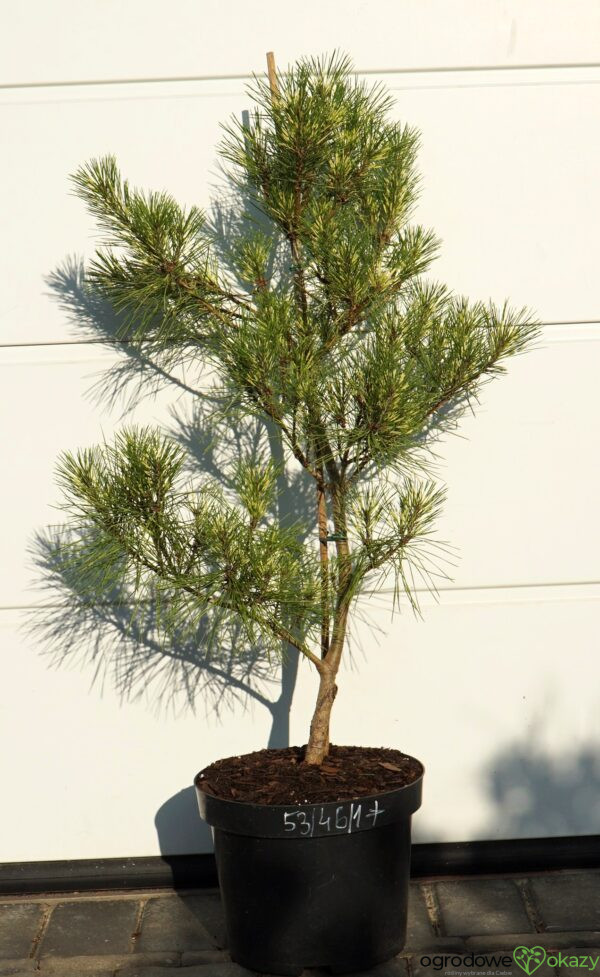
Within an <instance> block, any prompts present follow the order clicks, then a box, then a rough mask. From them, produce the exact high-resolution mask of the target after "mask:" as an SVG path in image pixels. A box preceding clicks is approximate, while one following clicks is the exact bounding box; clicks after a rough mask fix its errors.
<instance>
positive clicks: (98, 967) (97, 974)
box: [35, 957, 208, 977]
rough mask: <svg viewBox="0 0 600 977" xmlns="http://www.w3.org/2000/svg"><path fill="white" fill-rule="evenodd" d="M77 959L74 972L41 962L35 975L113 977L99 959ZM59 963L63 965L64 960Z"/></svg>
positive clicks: (65, 966) (108, 968)
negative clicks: (77, 962)
mask: <svg viewBox="0 0 600 977" xmlns="http://www.w3.org/2000/svg"><path fill="white" fill-rule="evenodd" d="M77 959H78V960H79V961H80V963H79V964H78V966H77V969H76V970H73V968H72V967H70V966H69V965H68V964H67V965H63V966H62V967H61V969H60V970H57V969H56V967H54V966H49V963H48V962H47V961H46V962H45V961H42V962H41V965H40V969H39V970H36V971H35V973H36V974H37V975H39V977H114V973H115V971H114V969H113V968H112V967H107V966H106V961H104V962H103V961H102V959H101V958H100V957H84V958H83V959H82V958H81V957H78V958H77ZM61 963H62V964H64V963H65V962H64V958H63V959H62V960H61ZM206 977H208V974H207V975H206Z"/></svg>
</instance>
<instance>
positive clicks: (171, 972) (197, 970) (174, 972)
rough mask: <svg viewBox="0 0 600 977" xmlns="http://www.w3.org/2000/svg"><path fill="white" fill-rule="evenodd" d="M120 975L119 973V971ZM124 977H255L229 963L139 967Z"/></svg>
mask: <svg viewBox="0 0 600 977" xmlns="http://www.w3.org/2000/svg"><path fill="white" fill-rule="evenodd" d="M119 973H120V971H119ZM123 975H124V977H125V975H126V977H256V974H255V972H254V971H252V970H246V969H245V967H239V966H238V965H237V963H232V962H231V961H229V962H227V963H212V964H209V965H208V966H204V965H202V964H201V965H200V966H199V967H185V969H184V968H183V967H167V968H165V967H140V968H139V969H138V968H135V967H134V968H133V970H127V971H123Z"/></svg>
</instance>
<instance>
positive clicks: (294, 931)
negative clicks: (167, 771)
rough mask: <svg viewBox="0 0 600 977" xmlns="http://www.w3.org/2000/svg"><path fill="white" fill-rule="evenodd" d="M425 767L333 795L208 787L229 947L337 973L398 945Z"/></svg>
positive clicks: (275, 963) (273, 963)
mask: <svg viewBox="0 0 600 977" xmlns="http://www.w3.org/2000/svg"><path fill="white" fill-rule="evenodd" d="M422 782H423V775H421V777H419V779H418V780H416V781H414V782H413V783H412V784H409V785H408V786H407V787H402V788H400V789H398V790H394V791H390V792H388V793H385V794H378V795H377V796H374V797H363V798H359V799H358V800H355V801H345V802H343V803H333V804H303V805H299V806H296V807H294V806H292V805H290V806H289V807H284V806H279V805H271V806H266V805H257V804H244V803H240V802H239V801H227V800H221V799H220V798H217V797H213V796H212V795H211V794H207V793H205V792H204V791H203V790H202V788H201V786H199V784H198V781H197V779H196V791H197V794H198V804H199V807H200V814H201V816H202V817H203V818H204V819H205V820H206V821H207V822H208V823H209V824H210V825H212V827H213V834H214V840H215V855H216V860H217V871H218V874H219V885H220V888H221V898H222V900H223V906H224V909H225V919H226V924H227V932H228V937H229V952H230V954H231V956H232V958H233V960H235V961H236V962H237V963H239V964H242V965H243V966H245V967H248V968H249V969H250V970H258V971H262V972H264V973H269V974H282V975H290V977H296V975H299V974H301V973H302V970H303V969H304V968H305V967H329V968H331V971H332V972H333V973H338V974H343V973H350V972H352V971H357V970H364V969H367V968H369V967H373V966H375V965H376V964H378V963H382V962H383V961H384V960H389V959H390V957H393V956H394V955H395V954H396V953H399V952H400V950H401V949H402V947H403V946H404V942H405V939H406V915H407V905H408V881H409V871H410V821H411V815H412V814H413V813H414V812H415V811H416V810H417V809H418V808H419V807H420V805H421V791H422Z"/></svg>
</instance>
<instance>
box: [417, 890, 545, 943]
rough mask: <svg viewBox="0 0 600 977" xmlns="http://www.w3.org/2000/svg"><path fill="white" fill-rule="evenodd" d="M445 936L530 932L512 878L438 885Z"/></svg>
mask: <svg viewBox="0 0 600 977" xmlns="http://www.w3.org/2000/svg"><path fill="white" fill-rule="evenodd" d="M435 888H436V892H437V897H438V902H439V906H440V910H441V915H442V926H443V929H444V933H445V934H446V936H477V935H479V934H481V933H531V932H532V926H531V923H530V922H529V918H528V916H527V913H526V912H525V907H524V905H523V902H522V900H521V896H520V893H519V890H518V889H517V887H516V885H515V884H514V882H511V881H510V879H469V880H465V881H460V882H437V883H436V884H435Z"/></svg>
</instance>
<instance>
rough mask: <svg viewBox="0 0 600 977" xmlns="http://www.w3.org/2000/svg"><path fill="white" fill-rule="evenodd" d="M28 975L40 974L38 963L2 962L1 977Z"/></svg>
mask: <svg viewBox="0 0 600 977" xmlns="http://www.w3.org/2000/svg"><path fill="white" fill-rule="evenodd" d="M27 974H39V970H38V969H37V961H36V960H30V959H29V958H27V959H26V960H0V977H26V975H27Z"/></svg>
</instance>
